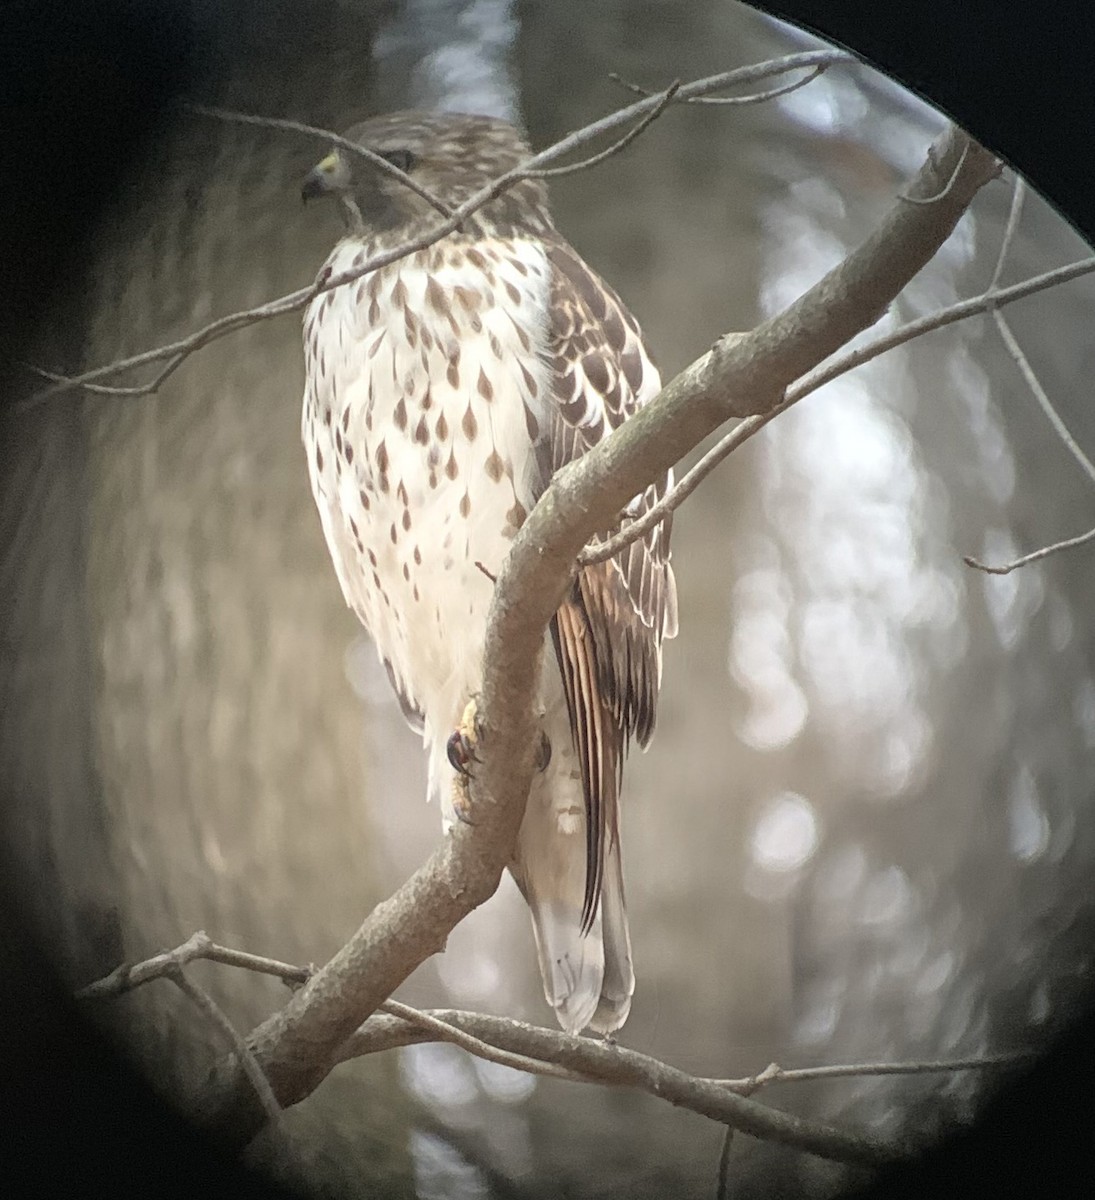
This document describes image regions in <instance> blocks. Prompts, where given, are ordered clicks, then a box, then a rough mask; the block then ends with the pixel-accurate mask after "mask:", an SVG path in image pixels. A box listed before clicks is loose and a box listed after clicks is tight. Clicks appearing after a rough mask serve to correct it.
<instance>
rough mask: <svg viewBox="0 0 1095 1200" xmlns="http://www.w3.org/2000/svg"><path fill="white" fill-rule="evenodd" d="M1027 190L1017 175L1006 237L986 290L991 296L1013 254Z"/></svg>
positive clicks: (1001, 243)
mask: <svg viewBox="0 0 1095 1200" xmlns="http://www.w3.org/2000/svg"><path fill="white" fill-rule="evenodd" d="M1026 190H1027V189H1026V185H1025V184H1024V183H1023V177H1022V176H1021V175H1016V176H1015V183H1014V184H1013V186H1012V189H1011V206H1010V207H1009V209H1008V220H1007V224H1006V225H1005V226H1004V236H1003V238H1001V240H1000V253H999V254H997V256H996V266H995V268H994V269H993V272H992V278H991V279H990V280H989V286H988V288H987V289H986V291H987V292H988V294H989V295H990V296H991V295H992V293H993V292H995V291H996V289H997V288H998V287H999V286H1000V279H1001V277H1002V276H1003V274H1004V264H1005V263H1006V262H1007V259H1008V255H1009V254H1010V253H1011V246H1012V243H1013V242H1014V241H1015V235H1016V233H1017V232H1018V229H1019V218H1020V217H1021V216H1022V213H1023V201H1024V200H1025V199H1026Z"/></svg>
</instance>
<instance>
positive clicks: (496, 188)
mask: <svg viewBox="0 0 1095 1200" xmlns="http://www.w3.org/2000/svg"><path fill="white" fill-rule="evenodd" d="M847 59H848V56H847V55H844V54H840V53H839V52H836V51H827V50H810V51H806V52H804V53H801V54H789V55H786V56H784V57H783V58H778V59H772V60H771V61H769V62H766V63H759V64H756V65H753V66H748V67H738V68H736V69H734V70H733V71H725V72H722V73H720V74H718V75H711V76H707V77H706V78H703V79H697V80H695V81H693V82H692V83H687V84H682V85H681V87H680V88H679V89H678V90H677V92H676V96H675V99H677V100H681V99H691V98H694V97H696V96H702V95H706V94H707V93H708V92H713V91H721V90H723V89H725V88H727V87H730V86H733V85H735V84H744V83H753V82H756V81H757V80H760V79H765V78H770V77H772V76H773V75H780V74H783V73H785V72H787V71H795V70H799V69H802V68H809V67H814V66H817V65H818V64H819V63H823V62H824V63H832V62H836V61H845V60H847ZM660 104H661V97H660V96H656V97H645V98H644V99H642V100H639V101H637V102H636V103H635V104H631V105H628V106H627V107H626V108H622V109H618V110H617V111H616V112H613V113H610V114H609V115H608V116H606V117H601V118H600V119H599V120H597V121H593V122H591V123H590V124H589V125H586V126H583V127H582V128H581V129H577V130H575V131H574V132H572V133H570V134H568V135H567V136H566V137H564V138H561V139H560V140H559V141H558V142H556V143H555V144H554V145H552V146H549V147H548V148H547V149H546V150H542V151H540V152H539V153H538V154H534V155H532V156H531V157H530V158H529V159H527V160H526V161H525V162H524V163H522V164H520V165H519V166H517V167H515V168H513V170H511V171H507V172H506V173H505V174H504V175H501V176H499V177H498V178H497V179H496V180H494V181H493V183H490V184H488V185H487V186H486V187H484V188H482V189H480V191H478V192H477V193H476V194H475V195H474V196H471V197H469V199H468V200H466V201H465V202H464V203H463V204H461V205H460V206H459V207H458V208H456V209H454V210H453V211H452V213H451V215H450V216H449V217H448V218H446V219H445V220H443V221H441V222H439V223H438V224H436V225H434V226H433V227H432V228H430V229H427V230H426V231H425V232H424V233H423V234H421V235H420V236H419V237H416V238H412V239H411V240H409V241H407V242H404V243H403V244H402V245H399V246H395V247H393V248H392V249H390V250H386V251H384V252H382V253H380V254H375V255H373V256H372V257H371V258H369V259H367V260H366V261H365V262H363V263H362V264H361V265H360V266H358V267H352V268H348V269H347V270H345V271H341V272H340V273H339V274H338V275H333V274H331V273H329V272H328V273H327V274H326V275H324V273H323V272H321V273H320V278H318V279H317V280H316V282H315V283H313V284H311V285H310V286H308V287H305V288H299V289H297V290H296V291H295V292H289V293H287V294H286V295H284V296H280V297H278V298H277V299H275V300H271V301H268V302H267V303H265V304H260V305H256V306H255V307H253V308H247V309H240V310H238V311H237V312H233V313H229V314H227V315H226V316H223V317H219V318H218V319H216V320H214V321H211V322H210V323H209V324H207V325H204V326H203V327H202V328H200V329H197V330H195V331H194V332H193V333H190V334H188V335H187V336H186V337H184V338H180V339H179V340H178V341H175V342H172V343H170V344H168V345H164V346H158V347H155V348H153V349H151V350H145V351H142V352H141V353H139V354H134V355H130V356H129V357H128V358H121V359H117V360H116V361H114V362H111V363H106V364H104V365H103V366H100V367H94V368H92V369H91V370H88V371H84V372H82V373H81V374H79V375H75V376H72V377H70V378H68V379H66V380H64V381H63V382H58V383H55V384H53V386H52V387H49V388H46V389H44V390H43V391H41V392H39V393H37V394H36V395H34V396H31V397H29V398H28V399H26V400H24V401H23V402H22V403H21V404H19V405H18V406H17V407H18V409H19V410H25V409H27V408H31V407H34V406H35V405H37V404H41V403H43V402H44V401H46V400H50V399H52V398H53V397H55V396H58V395H61V394H63V393H65V392H70V391H74V390H76V389H77V388H82V387H86V386H87V385H88V384H89V383H98V382H99V381H100V380H102V379H105V378H107V377H109V376H111V375H117V374H120V373H122V372H124V371H129V370H133V369H134V368H137V367H142V366H145V365H147V364H148V363H152V362H160V361H162V360H164V359H169V358H173V357H174V356H175V355H178V354H182V355H184V356H186V355H189V354H192V353H194V352H195V351H196V350H199V349H201V348H202V347H203V346H206V345H208V344H209V343H210V342H213V341H216V340H218V339H220V338H222V337H226V336H227V335H228V334H230V333H233V332H234V331H235V330H237V329H240V328H242V327H244V326H247V325H253V324H256V323H257V322H259V321H265V320H269V319H271V318H273V317H278V316H283V315H284V314H286V313H290V312H298V311H299V310H300V309H302V308H305V307H306V306H307V305H308V304H310V303H311V301H312V300H313V299H314V297H315V296H317V295H319V294H321V293H322V292H326V291H330V290H332V289H333V288H336V287H341V286H343V285H344V284H347V283H352V282H354V281H355V280H357V279H360V278H361V277H362V276H363V275H367V274H369V273H370V272H372V271H376V270H379V269H380V268H381V267H385V266H388V265H389V264H390V263H393V262H396V261H398V260H399V259H402V258H406V257H407V256H408V255H410V254H414V253H416V252H417V251H419V250H423V249H425V248H426V247H427V246H431V245H433V244H434V243H435V242H437V241H440V240H441V239H442V238H444V237H447V236H448V235H449V234H450V233H452V232H453V231H454V230H455V229H457V228H458V227H459V226H460V225H461V224H462V223H463V221H464V220H465V219H466V218H467V217H468V216H470V215H471V214H472V213H474V212H476V211H477V210H478V209H480V208H482V207H483V205H484V204H488V203H490V201H491V200H494V199H497V198H498V197H499V196H501V195H502V194H503V193H504V192H505V191H507V190H508V189H509V188H510V187H512V186H513V185H514V184H516V183H518V182H519V181H520V180H522V179H525V178H527V177H528V172H529V171H534V170H539V169H540V168H541V167H543V166H546V165H547V164H548V163H551V162H554V161H555V160H556V159H559V158H564V157H566V155H568V154H571V153H572V152H573V151H575V150H578V149H580V148H581V147H582V146H585V145H587V144H588V143H590V142H592V141H595V140H596V139H597V138H599V137H601V136H602V135H603V134H606V133H609V132H611V131H612V130H614V129H619V128H622V127H623V126H626V125H628V124H630V123H631V122H632V121H634V120H636V119H637V118H640V117H642V116H644V115H645V114H646V113H648V112H650V110H651V109H656V108H658V106H659V105H660ZM239 115H240V116H244V115H245V114H239ZM273 119H274V118H265V117H264V118H255V121H254V123H260V122H264V121H267V120H273ZM249 123H251V122H249ZM294 124H296V123H295V122H294ZM324 133H325V135H326V131H324Z"/></svg>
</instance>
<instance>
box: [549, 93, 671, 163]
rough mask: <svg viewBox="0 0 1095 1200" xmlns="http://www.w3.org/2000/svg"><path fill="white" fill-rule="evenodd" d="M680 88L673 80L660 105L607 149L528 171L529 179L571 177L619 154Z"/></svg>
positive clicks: (665, 106)
mask: <svg viewBox="0 0 1095 1200" xmlns="http://www.w3.org/2000/svg"><path fill="white" fill-rule="evenodd" d="M680 88H681V81H680V80H679V79H675V80H674V81H673V82H672V83H671V84H670V85H669V87H667V88H666V89H665V91H664V92H662V93H661V103H660V104H659V105H658V106H657V108H652V109H651V110H650V112H648V113H647V114H646V115H645V116H644V117H643V118H642V119H641V120H640V121H639V122H638V123H637V124H635V125H634V126H632V128H631V129H629V130H628V131H627V132H626V133H625V134H624V135H623V137H621V138H619V139H618V140H617V141H615V142H613V143H612V145H611V146H609V147H608V148H607V149H605V150H601V151H600V152H599V153H597V154H593V155H590V157H589V158H583V159H582V160H581V162H576V163H569V164H568V165H567V166H564V167H542V168H541V169H540V170H538V171H529V172H528V176H529V178H530V179H558V178H559V176H561V175H573V174H575V173H576V172H577V171H586V170H588V169H589V168H590V167H595V166H597V164H598V163H602V162H604V161H605V159H606V158H611V157H612V156H613V155H615V154H619V153H620V151H621V150H623V149H624V147H625V146H629V145H630V144H631V143H632V142H633V141H634V140H635V139H636V138H637V137H638V136H639V134H640V133H642V132H643V130H644V129H646V127H647V126H648V125H650V124H651V123H652V122H654V121H656V120H657V119H658V117H660V116H661V115H662V113H663V112H665V110H666V108H667V107H668V105H669V103H670V101H672V99H673V97H674V96H675V95H676V94H677V92H679V91H680Z"/></svg>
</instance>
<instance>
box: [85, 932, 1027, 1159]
mask: <svg viewBox="0 0 1095 1200" xmlns="http://www.w3.org/2000/svg"><path fill="white" fill-rule="evenodd" d="M197 959H206V960H208V961H210V962H219V963H223V964H225V965H227V966H234V967H241V968H243V969H244V970H249V971H256V972H260V973H262V974H266V975H274V976H277V977H279V978H281V979H283V980H284V981H285V982H286V983H287V984H289V985H290V986H296V985H299V984H300V983H302V982H304V981H306V980H308V979H309V978H311V976H312V975H313V974H314V968H311V967H297V966H294V965H293V964H291V963H285V962H280V961H279V960H277V959H272V958H264V957H262V956H260V955H256V954H248V953H246V952H245V951H241V950H233V949H230V948H229V947H226V946H220V945H218V944H217V943H215V942H213V941H212V939H211V938H210V937H209V936H208V935H207V934H206V933H204V932H202V931H198V932H197V933H194V934H193V935H191V937H190V938H188V939H187V940H186V941H185V942H183V943H182V945H180V946H177V947H176V948H175V949H174V950H169V951H165V952H163V953H161V954H157V955H154V956H153V957H152V958H149V959H146V960H145V961H144V962H140V963H135V964H132V965H122V966H120V967H118V968H117V969H115V970H114V971H112V972H111V973H110V974H109V975H107V976H105V977H104V978H103V979H99V980H96V981H95V982H94V983H92V984H90V985H89V986H88V987H86V988H84V989H82V991H81V992H79V993H78V996H79V998H80V999H82V1000H85V1001H86V1000H94V999H103V998H109V997H114V996H119V995H121V994H123V993H125V992H129V991H133V990H134V989H136V988H138V987H141V986H142V985H144V984H147V983H151V982H152V981H153V980H155V979H170V980H172V981H173V982H175V983H176V984H177V985H178V986H179V987H181V988H182V989H183V990H184V991H185V992H186V993H187V994H188V995H189V996H191V998H192V999H194V1000H195V1002H196V1003H198V1004H199V1006H200V1007H201V1008H202V1009H203V1011H205V1013H206V1015H207V1016H209V1018H210V1019H211V1021H212V1023H213V1024H214V1025H216V1026H217V1028H218V1029H220V1030H222V1032H224V1033H225V1034H226V1036H227V1037H228V1038H229V1040H230V1041H231V1043H232V1044H233V1046H234V1047H235V1049H236V1054H237V1056H238V1057H239V1059H240V1061H241V1064H242V1066H243V1068H244V1069H245V1071H246V1074H247V1078H248V1080H249V1082H250V1083H251V1085H252V1087H253V1088H254V1089H255V1093H256V1095H257V1096H258V1097H259V1099H260V1100H261V1101H262V1103H263V1105H264V1107H265V1110H266V1113H267V1115H268V1117H269V1119H270V1120H271V1121H277V1120H279V1118H280V1110H279V1109H278V1105H277V1100H276V1097H275V1096H274V1093H273V1089H272V1088H271V1087H270V1084H269V1081H268V1080H267V1079H266V1077H265V1076H264V1075H263V1074H262V1071H261V1068H260V1067H259V1064H258V1062H257V1060H256V1059H255V1057H254V1055H253V1054H252V1053H251V1051H250V1050H249V1048H248V1047H247V1046H246V1044H244V1043H243V1042H242V1040H241V1039H240V1038H239V1035H238V1034H237V1033H236V1031H235V1030H234V1029H233V1027H232V1026H231V1024H230V1023H229V1022H228V1020H227V1018H226V1017H225V1016H224V1014H223V1013H221V1011H220V1010H219V1009H218V1008H217V1006H216V1005H215V1004H214V1003H213V1002H212V1000H211V999H209V997H208V996H207V995H206V994H205V993H204V992H202V991H201V989H199V988H197V987H196V986H195V985H193V984H192V983H191V982H190V981H189V979H188V978H187V976H186V972H185V968H186V967H187V966H188V965H189V964H190V963H192V962H194V961H195V960H197ZM381 1009H382V1010H383V1011H382V1013H377V1014H374V1015H373V1016H372V1017H370V1018H369V1020H368V1021H366V1022H365V1024H364V1025H362V1026H361V1027H360V1028H359V1029H357V1030H356V1031H355V1032H354V1034H353V1035H352V1036H351V1037H349V1038H347V1039H346V1041H344V1042H343V1043H342V1045H341V1047H340V1048H339V1051H338V1054H337V1056H336V1060H337V1061H339V1062H345V1061H347V1060H349V1059H351V1058H356V1057H360V1056H362V1055H366V1054H376V1053H379V1052H381V1051H384V1050H392V1049H396V1048H400V1047H404V1046H410V1045H416V1044H419V1043H421V1042H438V1041H441V1042H447V1043H449V1044H451V1045H455V1046H459V1047H461V1048H462V1049H463V1050H466V1051H467V1052H468V1053H470V1054H474V1055H476V1056H478V1057H479V1058H483V1059H486V1060H487V1061H488V1062H495V1063H501V1064H503V1065H505V1066H509V1067H512V1068H514V1069H516V1070H520V1071H527V1072H530V1073H532V1074H535V1075H546V1076H551V1077H553V1078H557V1079H564V1080H567V1081H569V1082H572V1083H585V1084H597V1085H601V1086H609V1087H633V1088H637V1089H639V1090H641V1091H644V1092H647V1093H649V1094H650V1095H652V1096H657V1097H658V1098H659V1099H663V1100H666V1101H668V1102H669V1103H670V1104H673V1105H676V1106H677V1107H680V1108H686V1109H689V1110H690V1111H692V1112H695V1113H698V1114H700V1115H701V1116H706V1117H708V1118H710V1119H711V1120H715V1121H719V1122H722V1123H724V1124H725V1125H726V1126H727V1130H728V1134H729V1132H730V1131H731V1130H734V1129H742V1130H744V1131H745V1132H747V1133H751V1134H752V1135H753V1136H755V1137H758V1138H765V1139H768V1140H772V1141H777V1142H780V1143H781V1144H783V1145H786V1146H790V1147H792V1148H794V1149H799V1150H803V1151H806V1152H807V1153H811V1154H817V1155H820V1156H821V1157H824V1158H829V1159H833V1160H835V1161H839V1162H849V1163H856V1164H859V1165H863V1166H878V1165H881V1164H883V1163H887V1162H893V1161H896V1160H898V1159H900V1158H902V1157H904V1156H906V1155H908V1154H909V1153H910V1151H911V1147H910V1146H908V1145H905V1144H902V1143H897V1142H892V1141H886V1140H884V1139H880V1138H876V1137H874V1136H872V1135H869V1134H863V1133H857V1132H851V1131H845V1130H841V1129H837V1128H834V1127H832V1126H829V1125H825V1124H822V1123H819V1122H816V1121H808V1120H803V1119H801V1118H798V1117H794V1116H792V1115H789V1114H787V1113H784V1112H780V1111H776V1110H773V1109H770V1108H768V1107H767V1106H765V1105H760V1104H756V1103H754V1102H752V1101H751V1100H749V1099H748V1097H750V1096H752V1095H753V1094H754V1093H756V1092H758V1091H760V1090H761V1089H762V1088H764V1087H767V1086H769V1085H770V1084H774V1083H796V1082H803V1081H806V1080H814V1079H826V1078H847V1077H851V1076H862V1075H912V1074H916V1075H923V1074H933V1073H942V1072H950V1071H968V1070H980V1069H986V1068H991V1067H1005V1066H1015V1065H1017V1064H1019V1063H1021V1062H1023V1061H1025V1060H1027V1059H1029V1058H1030V1057H1032V1053H1031V1052H1030V1051H1020V1052H1012V1053H1007V1054H998V1055H995V1056H990V1057H982V1058H974V1059H949V1060H933V1061H926V1062H900V1063H859V1064H854V1063H852V1064H835V1065H825V1066H820V1067H799V1068H793V1069H790V1070H787V1069H785V1068H783V1067H780V1066H779V1065H778V1064H777V1063H771V1064H769V1065H768V1066H767V1067H766V1068H765V1069H764V1070H763V1071H761V1072H759V1073H758V1074H756V1075H751V1076H746V1077H744V1078H741V1079H708V1078H701V1077H696V1076H691V1075H688V1074H686V1073H685V1072H683V1071H680V1070H678V1069H677V1068H676V1067H673V1066H670V1065H669V1064H668V1063H664V1062H661V1061H659V1060H658V1059H656V1058H652V1057H651V1056H649V1055H647V1054H640V1053H639V1052H637V1051H635V1050H628V1049H625V1048H624V1047H622V1046H619V1045H617V1044H615V1043H612V1042H599V1041H592V1040H590V1039H588V1038H581V1037H574V1036H571V1035H570V1034H566V1033H563V1032H561V1031H560V1030H557V1029H544V1028H541V1027H539V1026H535V1025H528V1024H526V1023H525V1022H523V1021H515V1020H513V1019H512V1018H509V1017H497V1016H489V1015H487V1014H484V1013H474V1012H463V1011H460V1010H458V1009H436V1010H433V1011H429V1012H424V1011H422V1010H420V1009H416V1008H411V1007H410V1006H408V1005H406V1004H400V1003H399V1002H398V1001H395V1000H386V1001H384V1003H383V1004H382V1005H381Z"/></svg>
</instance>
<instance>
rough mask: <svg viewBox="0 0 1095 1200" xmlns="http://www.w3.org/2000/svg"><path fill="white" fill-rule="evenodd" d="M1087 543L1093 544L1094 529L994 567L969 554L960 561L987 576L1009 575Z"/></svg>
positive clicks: (1094, 540) (1094, 537)
mask: <svg viewBox="0 0 1095 1200" xmlns="http://www.w3.org/2000/svg"><path fill="white" fill-rule="evenodd" d="M1088 542H1095V529H1089V530H1088V531H1087V533H1081V534H1079V535H1078V536H1076V537H1072V538H1065V540H1064V541H1063V542H1054V543H1053V544H1052V545H1051V546H1043V547H1042V548H1041V549H1040V550H1032V551H1031V552H1030V554H1024V555H1023V556H1022V558H1016V559H1013V560H1012V561H1011V562H1007V563H1001V564H1000V565H999V566H995V567H993V566H990V565H989V564H988V563H983V562H982V561H981V560H980V559H979V558H974V557H973V556H972V555H970V554H964V555H963V556H962V561H963V562H964V563H965V564H966V566H967V567H974V568H976V569H977V570H978V571H985V572H986V573H987V574H989V575H1009V574H1010V573H1011V572H1012V571H1015V570H1017V569H1018V568H1019V567H1025V566H1026V565H1027V563H1032V562H1037V561H1038V560H1039V559H1040V558H1048V557H1049V556H1050V555H1051V554H1057V553H1059V552H1060V551H1061V550H1073V549H1075V548H1076V547H1077V546H1086V545H1087V543H1088Z"/></svg>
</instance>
